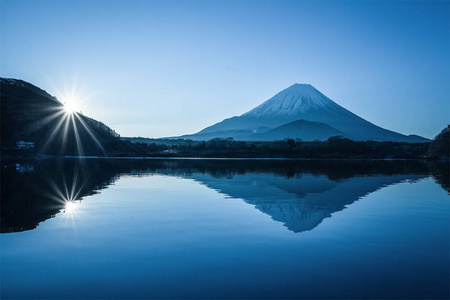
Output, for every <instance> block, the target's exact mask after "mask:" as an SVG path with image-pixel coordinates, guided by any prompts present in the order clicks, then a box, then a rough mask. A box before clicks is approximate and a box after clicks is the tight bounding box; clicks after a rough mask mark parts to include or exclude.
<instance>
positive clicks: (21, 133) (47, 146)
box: [0, 78, 123, 155]
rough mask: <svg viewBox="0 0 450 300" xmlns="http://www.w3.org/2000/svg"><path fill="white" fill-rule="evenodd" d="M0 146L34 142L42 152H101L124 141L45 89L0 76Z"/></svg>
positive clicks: (3, 147)
mask: <svg viewBox="0 0 450 300" xmlns="http://www.w3.org/2000/svg"><path fill="white" fill-rule="evenodd" d="M0 95H1V143H2V144H1V147H2V149H4V150H7V149H12V148H15V147H16V143H17V142H19V141H25V142H33V143H34V149H35V150H36V151H37V152H39V153H42V154H63V155H101V154H105V151H106V150H105V149H108V148H111V147H112V146H113V145H117V144H121V143H123V142H122V141H121V140H120V139H119V136H118V134H116V133H115V132H114V130H112V129H111V128H109V127H108V126H106V125H105V124H103V123H101V122H99V121H96V120H94V119H91V118H89V117H86V116H84V115H82V114H79V113H68V112H66V111H65V110H64V105H63V104H62V103H61V102H59V101H58V100H57V99H56V98H55V97H52V96H51V95H49V94H48V93H47V92H45V91H44V90H41V89H39V88H37V87H36V86H34V85H32V84H30V83H27V82H25V81H22V80H17V79H5V78H0Z"/></svg>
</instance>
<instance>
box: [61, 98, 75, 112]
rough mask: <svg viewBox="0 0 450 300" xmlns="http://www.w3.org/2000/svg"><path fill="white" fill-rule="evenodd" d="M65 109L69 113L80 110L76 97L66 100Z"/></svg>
mask: <svg viewBox="0 0 450 300" xmlns="http://www.w3.org/2000/svg"><path fill="white" fill-rule="evenodd" d="M64 111H65V112H66V113H67V114H74V113H76V112H77V111H78V105H77V102H76V101H74V99H68V100H66V102H64Z"/></svg>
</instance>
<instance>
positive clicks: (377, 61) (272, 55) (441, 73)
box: [0, 0, 450, 138]
mask: <svg viewBox="0 0 450 300" xmlns="http://www.w3.org/2000/svg"><path fill="white" fill-rule="evenodd" d="M449 11H450V2H449V1H133V0H132V1H39V0H36V1H20V0H19V1H17V0H15V1H8V0H1V1H0V17H1V19H0V25H1V27H0V76H1V77H12V78H19V79H23V80H25V81H28V82H30V83H32V84H35V85H37V86H39V87H41V88H43V89H45V90H46V91H47V92H49V93H50V94H52V95H55V96H57V97H58V99H60V100H61V101H65V100H67V99H70V98H72V99H76V101H78V102H79V103H78V107H79V109H80V110H81V111H82V112H83V113H84V114H85V115H88V116H90V117H93V118H96V119H98V120H101V121H103V122H104V123H106V124H107V125H109V126H110V127H112V128H113V129H115V130H116V131H117V132H118V133H119V134H121V135H122V136H145V137H162V136H175V135H182V134H188V133H194V132H197V131H199V130H201V129H203V128H204V127H206V126H209V125H212V124H213V123H216V122H218V121H221V120H223V119H225V118H228V117H231V116H235V115H240V114H242V113H244V112H246V111H248V110H250V109H251V108H253V107H255V106H257V105H259V104H260V103H262V102H263V101H265V100H267V99H268V98H270V97H272V96H273V95H275V94H276V93H278V92H279V91H281V90H283V89H285V88H287V87H289V86H290V85H292V84H294V83H310V84H312V85H313V86H315V87H316V88H317V89H318V90H320V91H321V92H322V93H324V94H325V95H327V96H328V97H330V98H331V99H332V100H334V101H335V102H337V103H338V104H340V105H341V106H343V107H345V108H347V109H349V110H350V111H352V112H354V113H356V114H357V115H359V116H361V117H363V118H365V119H367V120H368V121H371V122H372V123H375V124H376V125H379V126H381V127H384V128H387V129H390V130H394V131H398V132H400V133H403V134H419V135H422V136H425V137H428V138H431V137H433V136H435V135H436V134H437V133H438V132H439V131H440V130H441V129H443V128H444V127H445V126H446V125H447V124H449V123H450V59H449V57H450V47H449V36H450V32H449V28H450V17H449Z"/></svg>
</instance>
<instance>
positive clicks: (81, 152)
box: [71, 115, 84, 156]
mask: <svg viewBox="0 0 450 300" xmlns="http://www.w3.org/2000/svg"><path fill="white" fill-rule="evenodd" d="M71 121H72V126H73V132H74V135H75V142H76V144H77V149H78V155H80V156H83V155H84V149H83V144H82V143H81V139H80V135H79V134H78V127H77V125H76V123H75V118H74V116H73V115H72V116H71Z"/></svg>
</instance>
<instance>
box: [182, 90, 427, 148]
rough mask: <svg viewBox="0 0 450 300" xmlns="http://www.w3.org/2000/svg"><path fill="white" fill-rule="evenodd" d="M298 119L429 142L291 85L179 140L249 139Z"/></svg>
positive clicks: (361, 134) (355, 134)
mask: <svg viewBox="0 0 450 300" xmlns="http://www.w3.org/2000/svg"><path fill="white" fill-rule="evenodd" d="M299 119H303V120H305V121H310V122H320V123H324V124H326V125H328V126H331V127H333V128H335V129H336V130H338V131H340V132H342V133H344V134H345V136H347V137H349V138H351V139H355V140H375V141H397V142H427V141H429V140H428V139H425V138H422V137H418V136H406V135H403V134H399V133H396V132H393V131H390V130H386V129H383V128H381V127H378V126H376V125H374V124H372V123H370V122H368V121H366V120H364V119H363V118H361V117H359V116H357V115H355V114H353V113H352V112H350V111H348V110H347V109H345V108H343V107H341V106H340V105H338V104H336V103H335V102H334V101H332V100H331V99H329V98H328V97H326V96H325V95H323V94H322V93H321V92H319V91H318V90H317V89H315V88H314V87H313V86H311V85H309V84H294V85H292V86H290V87H289V88H287V89H285V90H283V91H281V92H279V93H278V94H276V95H275V96H273V97H272V98H270V99H269V100H267V101H265V102H264V103H262V104H261V105H259V106H257V107H256V108H254V109H252V110H250V111H248V112H246V113H244V114H242V115H241V116H238V117H232V118H229V119H225V120H223V121H222V122H219V123H216V124H214V125H212V126H209V127H207V128H205V129H203V130H202V131H200V132H198V133H196V134H193V135H189V136H183V137H184V138H192V139H199V138H200V139H201V137H202V136H205V135H207V136H208V137H211V136H214V134H218V133H220V134H221V135H222V136H223V135H226V133H227V132H229V133H230V135H229V136H230V137H234V138H237V139H245V138H250V136H252V135H253V134H254V133H253V131H254V130H255V129H256V128H258V127H261V126H266V127H269V128H276V127H278V126H280V125H283V124H287V123H289V122H293V121H296V120H299ZM233 130H239V131H241V132H244V131H245V132H246V133H247V135H244V134H242V135H241V136H234V135H232V132H231V131H233ZM250 139H251V138H250Z"/></svg>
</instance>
